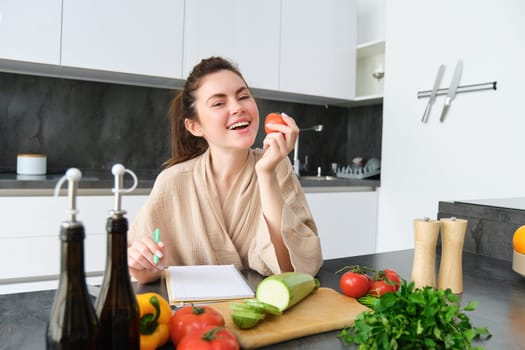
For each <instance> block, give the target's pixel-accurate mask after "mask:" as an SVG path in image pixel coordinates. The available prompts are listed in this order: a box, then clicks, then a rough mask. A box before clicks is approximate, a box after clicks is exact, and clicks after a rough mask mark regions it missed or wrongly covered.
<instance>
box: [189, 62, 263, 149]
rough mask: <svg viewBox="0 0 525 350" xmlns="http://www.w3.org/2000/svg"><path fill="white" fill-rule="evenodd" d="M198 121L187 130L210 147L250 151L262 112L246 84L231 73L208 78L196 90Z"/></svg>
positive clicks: (190, 122)
mask: <svg viewBox="0 0 525 350" xmlns="http://www.w3.org/2000/svg"><path fill="white" fill-rule="evenodd" d="M195 110H196V111H197V120H194V121H190V120H186V128H188V130H189V131H190V132H191V133H192V134H193V135H195V136H202V137H204V138H205V139H206V141H207V142H208V145H209V146H210V148H212V149H213V148H222V149H236V150H238V149H247V148H250V147H251V146H252V145H253V143H254V142H255V137H256V135H257V130H258V128H259V111H258V110H257V104H256V103H255V100H254V99H253V97H252V95H251V94H250V91H249V90H248V88H247V86H246V84H245V83H244V81H243V80H242V79H241V78H240V77H239V76H238V75H237V74H235V73H233V72H231V71H229V70H221V71H219V72H216V73H213V74H210V75H207V76H205V77H204V78H203V79H202V81H201V85H200V87H199V88H198V89H197V90H196V91H195Z"/></svg>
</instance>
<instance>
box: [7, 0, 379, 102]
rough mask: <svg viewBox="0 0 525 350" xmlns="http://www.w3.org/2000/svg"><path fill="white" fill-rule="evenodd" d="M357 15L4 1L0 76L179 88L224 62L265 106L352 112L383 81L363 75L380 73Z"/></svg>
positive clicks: (203, 4) (305, 7) (319, 6)
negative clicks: (215, 59)
mask: <svg viewBox="0 0 525 350" xmlns="http://www.w3.org/2000/svg"><path fill="white" fill-rule="evenodd" d="M367 1H371V2H374V1H383V2H384V0H366V1H364V0H361V2H362V3H363V4H366V3H367ZM358 12H359V11H358V8H357V0H325V1H318V0H266V1H243V0H222V1H217V0H156V1H154V2H146V1H140V0H113V1H105V0H89V1H78V0H0V38H1V39H2V43H3V45H0V69H4V70H6V69H8V68H9V67H7V65H8V64H10V63H13V62H14V63H20V62H22V63H25V62H31V63H33V64H23V65H19V66H18V67H17V69H18V70H17V71H18V72H22V73H37V74H39V73H40V74H45V75H55V76H65V77H72V78H80V79H90V80H101V81H111V82H117V83H119V82H120V83H127V84H135V85H149V86H157V87H167V88H176V89H178V88H180V87H181V86H182V84H183V83H184V81H183V80H184V79H185V78H186V77H187V75H188V74H189V72H190V71H191V69H192V68H193V67H194V66H195V65H196V64H197V63H199V62H200V60H201V59H203V58H207V57H210V56H219V55H220V56H224V57H227V58H230V59H231V60H232V61H233V62H234V63H236V64H237V65H238V66H239V69H240V70H241V72H242V73H243V75H244V76H245V78H246V81H247V82H248V85H249V86H250V87H252V88H254V93H255V94H256V96H258V97H262V98H270V99H276V100H284V101H294V102H304V103H316V104H332V103H333V104H336V103H337V104H339V103H340V104H343V105H344V104H349V105H351V104H353V101H355V100H356V91H357V95H359V96H361V95H369V94H372V95H373V94H374V93H375V92H374V89H375V88H376V87H375V86H374V85H373V84H374V83H376V82H377V81H376V80H371V81H365V80H367V79H368V80H370V79H369V75H370V74H368V73H366V74H363V72H364V71H365V70H366V69H369V68H366V69H365V68H359V67H371V68H370V69H374V70H376V68H377V66H378V65H377V64H376V63H375V61H374V62H372V63H367V64H361V63H360V62H361V61H360V60H361V58H362V54H361V50H360V49H357V50H356V47H358V42H359V41H358ZM4 43H5V44H4ZM365 45H368V44H365ZM383 47H384V46H383ZM383 51H384V50H383ZM363 52H364V51H363ZM356 57H357V60H356ZM1 58H7V60H1ZM383 59H384V54H383ZM6 61H9V62H6ZM34 63H37V64H34ZM40 63H49V64H50V65H42V64H40ZM356 63H357V65H358V66H359V67H358V68H357V69H356ZM122 73H123V74H122ZM356 73H357V75H356ZM363 77H365V78H363ZM356 81H357V83H356ZM362 81H363V82H362ZM356 86H357V89H356ZM364 87H366V89H365V90H363V89H364ZM380 90H381V91H382V87H381V89H380Z"/></svg>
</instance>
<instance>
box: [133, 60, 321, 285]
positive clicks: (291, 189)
mask: <svg viewBox="0 0 525 350" xmlns="http://www.w3.org/2000/svg"><path fill="white" fill-rule="evenodd" d="M282 118H283V120H284V124H282V125H275V126H274V127H273V128H274V129H275V131H278V132H275V133H271V134H268V135H267V136H266V137H265V139H264V140H263V149H252V148H251V147H252V146H253V144H254V142H255V138H256V135H257V131H258V128H259V111H258V108H257V104H256V102H255V100H254V99H253V97H252V95H251V92H250V89H249V87H248V85H247V84H246V81H245V80H244V78H243V76H242V75H241V73H240V72H239V71H238V70H237V69H236V68H235V67H234V66H233V65H232V64H231V63H230V62H229V61H227V60H225V59H223V58H220V57H211V58H208V59H204V60H202V61H201V62H200V63H199V64H198V65H197V66H195V68H194V69H193V71H192V72H191V74H190V75H189V77H188V79H187V80H186V84H185V86H184V89H183V90H182V91H181V92H180V93H179V94H178V95H177V96H176V97H175V99H174V100H173V102H172V104H171V107H170V120H171V134H172V143H171V150H172V155H171V158H170V159H169V160H168V161H167V162H165V166H166V169H165V170H164V171H163V172H161V174H160V175H159V176H158V178H157V180H156V182H155V185H154V187H153V189H152V191H151V194H150V196H149V198H148V200H147V201H146V204H145V206H144V207H143V208H142V210H141V211H140V213H139V214H138V215H137V217H136V219H135V221H134V222H133V224H132V226H131V228H130V234H129V237H130V244H131V245H130V247H129V249H128V261H129V267H130V272H131V274H132V275H133V276H134V277H135V278H136V279H137V280H138V281H140V282H149V281H153V280H155V279H158V278H159V277H160V275H161V273H162V269H163V268H164V267H166V266H168V265H202V264H234V265H235V266H236V267H237V268H238V269H253V270H255V271H257V272H259V273H261V274H263V275H270V274H275V273H280V272H284V271H300V272H306V273H310V274H315V273H316V272H317V271H318V269H319V268H320V266H321V264H322V256H321V247H320V242H319V237H318V236H317V228H316V226H315V223H314V220H313V218H312V214H311V212H310V208H309V207H308V204H307V202H306V198H305V196H304V193H303V190H302V187H301V185H300V183H299V181H298V179H297V177H296V176H295V175H294V173H293V171H292V167H291V164H290V161H289V159H288V157H287V155H288V154H289V153H290V152H291V150H292V149H293V146H294V142H295V139H296V138H297V135H298V133H299V129H298V127H297V125H296V123H295V121H294V119H293V118H291V117H289V116H287V115H285V114H283V115H282ZM156 228H159V229H160V231H161V232H162V242H158V243H156V242H154V241H153V240H152V238H151V235H152V233H153V232H154V230H155V229H156ZM154 254H156V255H157V256H161V259H160V261H159V263H158V264H156V263H154V261H153V258H152V257H153V256H154Z"/></svg>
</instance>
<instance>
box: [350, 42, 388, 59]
mask: <svg viewBox="0 0 525 350" xmlns="http://www.w3.org/2000/svg"><path fill="white" fill-rule="evenodd" d="M356 49H357V56H356V57H357V59H360V58H366V57H370V56H375V55H379V54H384V53H385V41H384V40H376V41H370V42H366V43H363V44H359V45H357V48H356Z"/></svg>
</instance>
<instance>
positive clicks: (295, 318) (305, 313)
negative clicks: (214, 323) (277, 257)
mask: <svg viewBox="0 0 525 350" xmlns="http://www.w3.org/2000/svg"><path fill="white" fill-rule="evenodd" d="M238 302H239V300H236V301H228V302H223V303H217V304H210V306H211V307H213V308H214V309H216V310H217V311H219V312H220V313H221V314H222V315H223V316H224V320H225V321H226V327H227V328H228V329H229V330H231V331H232V332H233V333H234V334H235V335H236V336H237V339H238V340H239V343H240V345H241V348H243V349H254V348H258V347H262V346H266V345H271V344H276V343H280V342H283V341H286V340H290V339H294V338H299V337H303V336H306V335H312V334H317V333H323V332H328V331H333V330H337V329H342V328H343V327H344V326H347V325H348V326H349V325H352V324H353V323H354V319H355V318H356V316H357V315H358V314H359V313H361V312H363V311H366V310H368V308H367V307H366V306H364V305H361V304H360V303H359V302H358V301H357V300H356V299H354V298H350V297H347V296H345V295H343V294H340V293H338V292H337V291H335V290H333V289H331V288H319V289H318V290H317V291H316V292H314V293H312V294H311V295H309V296H308V297H306V299H304V300H302V301H301V302H299V303H298V304H296V305H295V306H293V307H292V308H291V309H289V310H286V311H285V312H284V314H283V315H282V316H271V315H268V316H267V317H266V318H265V319H264V320H262V321H261V322H259V324H257V326H255V327H254V328H250V329H239V328H238V327H237V326H235V324H233V322H232V319H231V309H230V306H231V305H232V304H233V303H238Z"/></svg>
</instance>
